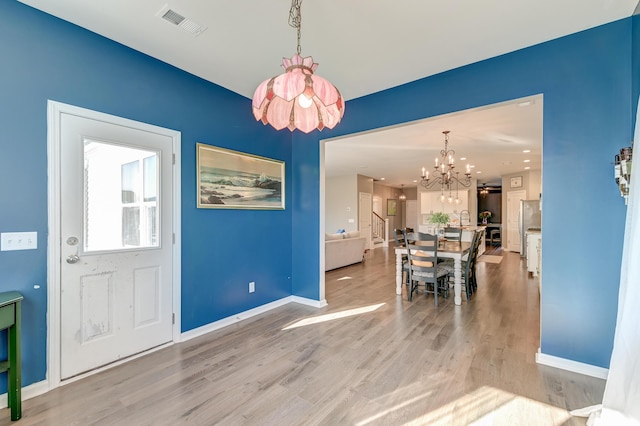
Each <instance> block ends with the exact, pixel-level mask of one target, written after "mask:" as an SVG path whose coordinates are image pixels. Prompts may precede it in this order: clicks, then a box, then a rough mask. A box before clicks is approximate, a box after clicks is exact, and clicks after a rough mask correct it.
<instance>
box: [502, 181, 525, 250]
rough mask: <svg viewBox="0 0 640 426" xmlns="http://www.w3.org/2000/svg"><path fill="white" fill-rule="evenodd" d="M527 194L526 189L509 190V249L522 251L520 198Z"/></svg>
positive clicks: (507, 245)
mask: <svg viewBox="0 0 640 426" xmlns="http://www.w3.org/2000/svg"><path fill="white" fill-rule="evenodd" d="M526 196H527V192H526V191H509V192H507V244H506V246H504V247H505V248H506V249H507V250H509V251H517V252H519V251H520V200H524V199H525V197H526Z"/></svg>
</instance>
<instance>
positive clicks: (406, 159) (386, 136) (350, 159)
mask: <svg viewBox="0 0 640 426" xmlns="http://www.w3.org/2000/svg"><path fill="white" fill-rule="evenodd" d="M542 107H543V99H542V95H538V96H531V97H528V98H523V99H516V100H513V101H509V102H503V103H500V104H496V105H490V106H487V107H483V108H475V109H471V110H467V111H460V112H456V113H452V114H447V115H441V116H438V117H433V118H429V119H425V120H419V121H416V122H412V123H407V124H405V125H402V126H396V127H390V128H387V129H381V130H377V131H375V132H366V133H361V134H357V135H349V136H348V137H346V138H340V139H333V140H331V141H329V142H327V143H326V145H325V174H326V176H329V177H330V176H343V175H348V174H353V173H354V172H355V173H358V174H361V175H365V176H369V177H372V178H374V179H379V180H382V179H384V182H381V183H384V184H387V185H391V186H396V187H397V186H400V185H404V186H405V187H415V186H416V185H417V184H416V183H415V182H414V180H416V179H419V177H420V174H421V171H422V167H425V168H426V169H427V170H429V172H430V173H432V172H433V166H434V165H435V158H436V156H438V157H439V156H440V150H442V149H444V135H443V134H442V132H443V131H444V130H449V131H450V133H449V146H448V148H449V149H453V150H455V152H456V155H455V160H456V161H455V164H456V169H455V170H457V171H459V172H460V175H461V176H462V174H463V173H464V171H465V169H466V165H467V164H469V165H470V166H471V167H472V168H471V175H472V178H474V179H477V180H478V183H479V184H482V183H487V184H491V185H499V184H500V183H501V179H500V177H501V176H503V175H508V174H512V173H517V172H524V171H525V167H529V168H530V170H540V169H541V165H542ZM525 150H529V151H530V152H523V151H525ZM462 158H466V160H462ZM525 161H526V162H525ZM527 170H529V169H527ZM436 189H437V188H436Z"/></svg>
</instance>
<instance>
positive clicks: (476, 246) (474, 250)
mask: <svg viewBox="0 0 640 426" xmlns="http://www.w3.org/2000/svg"><path fill="white" fill-rule="evenodd" d="M483 233H484V230H481V229H479V230H476V231H475V232H474V235H473V241H472V242H471V250H470V251H469V262H468V263H470V264H471V268H472V269H473V272H475V267H476V261H477V260H478V252H479V250H480V243H481V242H482V234H483Z"/></svg>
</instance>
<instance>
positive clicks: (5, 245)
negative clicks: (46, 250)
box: [0, 232, 38, 251]
mask: <svg viewBox="0 0 640 426" xmlns="http://www.w3.org/2000/svg"><path fill="white" fill-rule="evenodd" d="M37 248H38V233H37V232H3V233H2V234H0V251H12V250H34V249H37Z"/></svg>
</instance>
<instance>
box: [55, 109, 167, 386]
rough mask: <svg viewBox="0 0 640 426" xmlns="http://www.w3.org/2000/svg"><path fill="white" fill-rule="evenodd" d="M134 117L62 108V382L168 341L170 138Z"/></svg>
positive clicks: (60, 213)
mask: <svg viewBox="0 0 640 426" xmlns="http://www.w3.org/2000/svg"><path fill="white" fill-rule="evenodd" d="M132 123H135V122H127V123H126V124H115V123H112V122H108V121H105V120H103V119H94V118H88V117H86V116H80V115H76V114H71V113H62V114H60V124H59V126H60V127H59V129H60V130H59V131H60V212H59V215H60V241H59V244H60V249H59V250H60V257H61V259H60V295H59V296H60V378H61V379H66V378H69V377H73V376H75V375H78V374H80V373H83V372H85V371H88V370H91V369H95V368H97V367H100V366H103V365H106V364H109V363H111V362H114V361H117V360H119V359H122V358H125V357H127V356H130V355H133V354H136V353H140V352H143V351H145V350H147V349H150V348H153V347H155V346H159V345H162V344H163V343H166V342H169V341H171V340H172V339H173V326H172V310H173V301H172V292H173V281H172V280H173V270H172V268H173V265H172V263H173V262H172V261H173V253H172V236H173V196H174V194H173V183H172V182H173V175H172V174H173V166H172V152H173V146H172V144H173V139H172V137H171V136H168V135H167V134H162V133H158V132H154V131H149V130H144V129H145V128H144V124H143V123H137V124H140V125H141V126H140V127H136V126H135V124H133V125H132ZM149 127H151V126H149Z"/></svg>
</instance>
